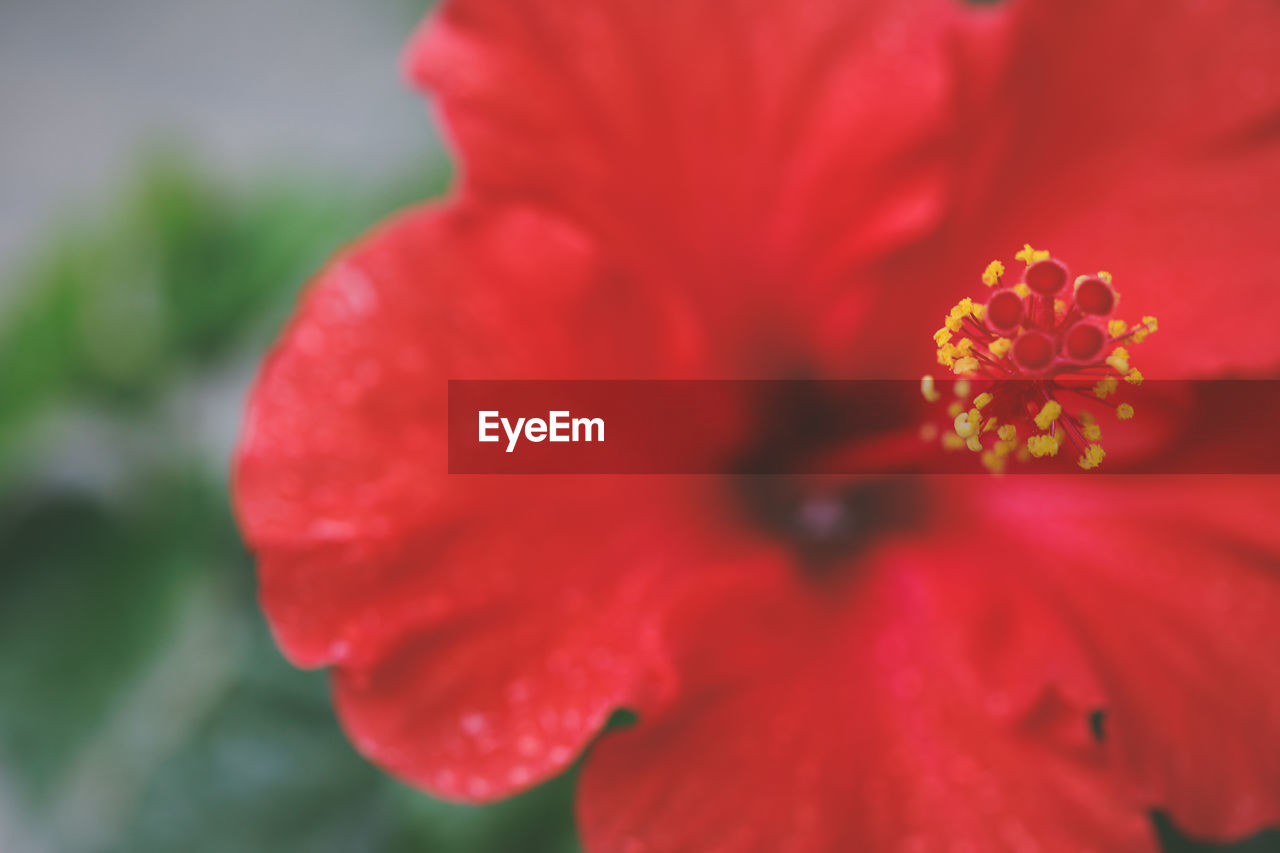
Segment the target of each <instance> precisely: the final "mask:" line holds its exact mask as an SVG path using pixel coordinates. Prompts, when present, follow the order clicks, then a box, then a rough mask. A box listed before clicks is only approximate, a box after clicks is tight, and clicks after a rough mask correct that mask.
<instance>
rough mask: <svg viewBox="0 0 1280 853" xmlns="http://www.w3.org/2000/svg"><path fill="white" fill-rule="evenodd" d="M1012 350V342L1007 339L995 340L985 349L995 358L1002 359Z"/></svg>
mask: <svg viewBox="0 0 1280 853" xmlns="http://www.w3.org/2000/svg"><path fill="white" fill-rule="evenodd" d="M1012 348H1013V341H1011V340H1009V339H1008V338H996V339H995V340H994V341H992V342H991V343H990V344H988V345H987V349H989V350H991V354H992V355H994V356H995V357H996V358H1004V357H1005V356H1006V355H1008V354H1009V350H1010V349H1012Z"/></svg>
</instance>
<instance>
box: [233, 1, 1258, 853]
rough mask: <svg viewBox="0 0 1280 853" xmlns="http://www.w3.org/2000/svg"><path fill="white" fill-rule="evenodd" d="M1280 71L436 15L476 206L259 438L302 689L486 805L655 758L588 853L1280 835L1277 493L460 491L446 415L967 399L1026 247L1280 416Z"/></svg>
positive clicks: (1084, 26) (802, 25)
mask: <svg viewBox="0 0 1280 853" xmlns="http://www.w3.org/2000/svg"><path fill="white" fill-rule="evenodd" d="M1278 37H1280V6H1277V5H1276V4H1275V3H1274V2H1272V0H1221V2H1198V0H1173V2H1166V3H1154V2H1139V1H1138V0H1069V2H1068V0H1043V2H1033V0H1024V2H1012V3H1007V4H1000V5H995V6H981V7H978V6H962V5H959V4H957V3H955V2H951V0H892V2H891V0H853V1H852V2H850V0H839V1H838V2H837V0H788V2H757V0H687V2H681V3H672V4H663V5H662V7H661V8H657V7H655V5H654V4H652V3H646V2H640V0H555V2H534V0H455V2H446V3H445V4H444V6H443V8H442V9H441V10H440V11H439V13H438V14H436V15H434V16H433V17H432V19H431V20H429V21H428V22H427V24H426V25H425V26H424V28H423V29H422V30H421V32H420V34H419V36H418V37H417V38H416V39H415V41H414V42H413V44H412V47H411V50H410V52H409V57H408V69H409V72H410V74H411V75H412V77H413V79H414V80H415V81H417V82H418V83H419V84H421V85H422V86H423V87H425V88H426V89H428V90H430V91H431V92H432V93H434V95H435V96H436V98H437V99H438V100H437V102H438V104H439V105H440V107H441V109H442V112H443V116H444V120H445V123H446V125H447V127H448V128H449V129H450V130H451V131H452V134H453V137H454V140H455V141H456V144H457V147H458V151H459V157H460V160H461V170H462V178H461V180H460V182H459V185H458V186H457V187H456V189H455V191H454V192H453V194H452V195H451V197H450V198H448V199H447V200H445V201H443V202H441V203H438V204H433V205H430V206H427V207H424V208H421V209H417V210H411V211H408V212H406V213H404V214H402V215H400V216H399V217H397V218H395V219H394V220H393V221H391V222H388V223H386V224H385V225H383V226H382V227H381V228H379V229H378V230H376V231H375V232H373V233H372V234H370V235H368V236H367V237H366V238H364V239H363V240H362V241H361V242H360V243H359V244H357V245H356V246H354V247H352V248H351V249H349V250H348V251H347V252H346V253H345V254H344V255H342V256H341V257H340V258H339V259H338V260H337V261H335V262H334V263H333V265H332V266H330V267H329V268H328V269H327V270H326V271H325V272H324V273H323V274H322V275H321V276H320V277H319V280H318V281H317V282H316V283H315V284H314V285H313V286H312V287H311V289H310V290H309V291H308V293H307V294H306V297H305V299H304V300H303V302H302V304H301V306H300V308H299V310H298V314H297V316H296V317H295V318H294V320H293V322H292V323H291V325H290V326H289V328H288V330H287V331H286V332H285V334H284V337H283V339H282V341H281V343H280V344H279V346H278V348H277V349H276V351H275V352H274V354H273V355H272V357H271V358H270V360H269V362H268V364H267V366H266V367H265V369H264V371H263V374H262V377H261V380H260V382H259V384H258V386H257V389H256V391H255V393H254V395H253V400H252V405H251V407H250V413H249V417H248V423H247V426H246V428H245V433H244V437H243V442H242V445H241V449H240V453H239V458H238V462H237V470H236V501H237V505H238V511H239V515H240V518H241V523H242V525H243V528H244V531H245V533H246V536H247V539H248V541H249V543H250V544H251V546H252V547H253V549H254V550H255V551H256V553H257V555H258V558H259V561H260V572H261V589H262V601H263V604H264V607H265V609H266V611H267V614H268V617H269V619H270V621H271V624H272V626H273V628H274V630H275V632H276V636H277V638H278V641H279V643H280V645H281V647H282V649H283V650H284V652H285V654H286V655H287V656H288V657H289V658H290V659H291V660H292V661H293V662H294V663H296V664H297V665H300V666H308V667H315V666H327V667H331V668H332V672H333V679H334V691H335V697H336V704H337V708H338V711H339V714H340V716H341V718H342V721H343V723H344V725H345V727H346V728H347V730H348V731H349V733H350V736H351V738H352V740H353V741H354V743H355V744H356V746H357V747H358V748H359V749H360V750H361V751H362V752H363V753H364V754H365V755H367V756H368V757H369V758H371V759H372V760H374V761H376V762H377V763H379V764H380V765H382V766H383V767H385V768H387V769H388V770H389V771H390V772H392V773H395V774H397V775H398V776H400V777H402V778H404V779H406V780H408V781H410V782H412V783H414V784H416V785H418V786H420V787H422V788H423V789H425V790H426V791H429V792H431V793H433V794H436V795H439V796H442V797H448V798H452V799H458V800H466V801H477V802H479V801H487V800H492V799H496V798H501V797H504V796H507V795H510V794H511V793H513V792H515V791H518V790H521V789H524V788H527V787H529V786H532V785H535V784H537V783H538V782H539V781H541V780H544V779H546V778H547V777H548V776H551V775H553V774H555V773H558V772H559V771H561V770H563V769H565V768H566V767H567V766H569V764H570V763H572V762H573V761H574V760H575V759H576V758H577V757H578V756H579V755H580V754H581V753H582V752H583V751H584V749H586V748H587V746H588V745H590V744H592V742H593V740H594V739H595V738H596V737H597V735H599V734H600V732H601V729H602V727H603V726H604V724H605V722H606V720H607V719H608V718H609V716H610V714H611V713H612V712H613V711H614V710H616V709H620V708H627V709H632V710H634V711H635V712H636V714H637V716H638V722H637V723H636V724H635V725H633V726H631V727H629V728H627V729H625V730H622V731H611V732H609V733H608V734H606V735H604V736H603V737H601V738H599V740H598V741H597V742H595V743H594V745H592V746H591V754H590V755H589V756H588V757H587V759H586V761H585V767H584V770H583V775H582V778H581V789H580V799H579V812H580V814H579V817H580V823H581V828H582V834H583V838H584V842H585V845H586V847H587V849H588V850H591V851H641V850H652V851H685V850H725V851H756V850H762V851H763V850H795V851H828V850H904V851H907V850H918V851H934V850H961V849H963V850H981V851H1002V850H1032V849H1036V850H1048V851H1078V850H1086V849H1088V850H1121V851H1128V850H1133V851H1141V850H1154V849H1156V842H1155V839H1154V835H1153V833H1152V831H1151V829H1150V821H1149V819H1148V814H1149V812H1150V811H1151V810H1162V811H1164V812H1167V813H1168V814H1169V815H1170V816H1171V818H1172V820H1173V821H1174V822H1175V823H1177V824H1178V825H1180V826H1181V827H1182V828H1184V829H1185V830H1186V831H1188V832H1190V833H1192V834H1195V835H1199V836H1204V837H1207V838H1218V839H1230V838H1236V837H1241V836H1243V835H1245V834H1248V833H1251V832H1254V831H1257V830H1259V829H1261V828H1263V827H1265V826H1268V825H1275V824H1277V823H1280V654H1277V651H1278V650H1280V570H1278V569H1277V566H1278V562H1277V561H1278V560H1280V527H1278V526H1277V525H1276V524H1275V523H1274V518H1273V515H1274V508H1275V507H1276V506H1278V505H1280V484H1278V483H1277V482H1276V480H1275V479H1274V478H1270V477H1243V478H1227V477H1196V478H1190V477H1187V478H1178V479H1169V478H1160V477H1149V478H1148V477H1140V476H1128V477H1122V476H1115V475H1111V476H1108V475H1106V474H1105V473H1091V474H1089V475H1077V476H1073V477H1056V476H1049V475H1044V476H1021V477H1007V478H996V477H988V476H986V475H975V476H971V477H935V478H917V479H912V480H907V479H883V480H874V481H871V480H865V479H855V480H851V481H845V482H836V481H834V480H833V479H830V478H820V479H817V480H813V481H801V480H795V479H780V478H744V479H737V480H732V479H727V478H716V477H652V478H645V477H614V478H611V477H567V476H565V477H555V476H523V477H522V476H506V477H453V478H451V477H449V476H448V475H447V474H446V467H445V423H446V411H445V406H446V394H445V388H446V385H445V383H446V380H448V379H458V378H472V379H474V378H491V377H494V378H506V379H518V378H589V377H601V378H621V377H648V378H662V377H678V378H690V377H715V378H725V377H753V378H766V377H789V376H797V375H802V376H816V377H838V378H845V377H868V378H879V377H918V376H919V375H920V374H922V373H925V372H927V371H928V370H929V369H930V368H931V367H932V369H934V370H936V369H937V366H936V365H935V364H933V360H934V358H933V357H934V348H933V347H932V346H929V343H928V335H929V334H931V333H932V331H933V329H934V328H935V327H936V325H937V316H940V315H941V314H943V313H945V312H946V310H947V308H948V306H950V305H951V304H953V303H954V302H955V300H956V299H957V298H959V297H960V296H965V295H972V294H971V293H970V292H969V291H970V288H969V283H970V282H976V280H977V276H978V275H979V274H980V273H981V272H982V270H983V269H984V267H985V266H986V264H987V262H988V261H989V260H990V259H991V258H993V257H1006V258H1007V256H1008V255H1009V254H1010V252H1011V251H1012V250H1013V249H1014V248H1016V247H1019V246H1021V245H1022V244H1023V242H1024V240H1031V241H1032V242H1033V243H1035V244H1036V245H1037V246H1041V245H1043V246H1046V247H1049V248H1051V249H1052V250H1053V251H1054V253H1055V256H1057V257H1061V258H1064V259H1066V260H1067V261H1069V262H1070V263H1072V264H1076V265H1080V268H1081V269H1086V270H1089V271H1092V270H1099V269H1105V270H1109V271H1110V272H1111V273H1113V274H1114V275H1115V277H1116V282H1117V286H1118V288H1119V289H1120V290H1121V291H1122V292H1123V295H1124V299H1125V307H1126V308H1128V307H1129V306H1132V308H1133V310H1134V312H1135V314H1144V313H1150V314H1154V315H1158V316H1159V317H1160V333H1159V334H1158V335H1155V336H1152V338H1151V340H1150V341H1148V342H1146V343H1145V344H1144V345H1143V352H1142V360H1143V361H1142V366H1143V371H1144V372H1145V373H1146V374H1147V376H1148V377H1162V378H1188V377H1211V376H1218V375H1227V374H1237V375H1257V374H1259V373H1262V372H1265V371H1272V370H1274V369H1275V368H1276V367H1277V366H1280V338H1277V337H1276V336H1275V335H1274V333H1273V327H1274V323H1275V320H1276V316H1277V309H1280V295H1277V291H1276V288H1275V282H1274V275H1273V272H1272V270H1273V262H1274V261H1275V260H1276V257H1277V255H1276V250H1275V243H1274V231H1275V226H1276V223H1277V220H1276V216H1275V210H1276V201H1275V200H1276V199H1277V198H1280V124H1278V119H1280V51H1277V50H1276V49H1275V46H1276V43H1277V38H1278ZM804 411H805V409H804V407H803V406H798V407H796V413H797V414H796V418H797V419H798V422H797V424H796V428H795V429H794V430H793V431H792V432H791V433H788V432H787V431H785V430H784V431H781V432H779V431H776V430H775V431H774V432H773V433H771V436H772V437H771V438H770V441H772V442H774V443H775V444H776V445H778V446H771V447H770V448H767V449H768V450H769V451H771V452H794V451H799V452H803V451H804V450H805V449H806V431H805V429H804V426H805V425H804V423H803V413H804ZM1139 418H1141V413H1140V414H1139ZM1172 426H1173V427H1174V428H1176V424H1174V425H1172ZM788 443H789V444H790V446H787V445H788ZM1174 444H1175V452H1176V442H1175V443H1174Z"/></svg>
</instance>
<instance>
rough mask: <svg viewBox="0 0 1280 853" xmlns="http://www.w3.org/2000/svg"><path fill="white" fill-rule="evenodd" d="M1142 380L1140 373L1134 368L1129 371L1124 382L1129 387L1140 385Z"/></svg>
mask: <svg viewBox="0 0 1280 853" xmlns="http://www.w3.org/2000/svg"><path fill="white" fill-rule="evenodd" d="M1142 378H1143V377H1142V371H1141V370H1139V369H1138V368H1136V367H1135V368H1134V369H1133V370H1130V371H1129V375H1128V376H1126V377H1125V378H1124V381H1125V382H1128V383H1129V384H1130V385H1141V384H1142Z"/></svg>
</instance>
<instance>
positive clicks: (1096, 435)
mask: <svg viewBox="0 0 1280 853" xmlns="http://www.w3.org/2000/svg"><path fill="white" fill-rule="evenodd" d="M1080 432H1081V433H1083V434H1084V437H1085V438H1087V439H1089V440H1090V441H1097V440H1098V439H1100V438H1102V427H1100V426H1098V425H1097V424H1096V423H1087V424H1085V425H1084V426H1083V427H1081V429H1080Z"/></svg>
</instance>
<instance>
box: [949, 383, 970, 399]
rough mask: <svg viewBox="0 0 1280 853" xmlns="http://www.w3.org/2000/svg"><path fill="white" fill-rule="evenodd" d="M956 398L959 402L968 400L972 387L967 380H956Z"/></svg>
mask: <svg viewBox="0 0 1280 853" xmlns="http://www.w3.org/2000/svg"><path fill="white" fill-rule="evenodd" d="M954 390H955V392H956V396H957V397H959V398H960V399H961V400H967V399H969V392H970V391H971V390H973V386H972V385H970V384H969V380H968V379H957V380H956V384H955V386H954Z"/></svg>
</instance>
